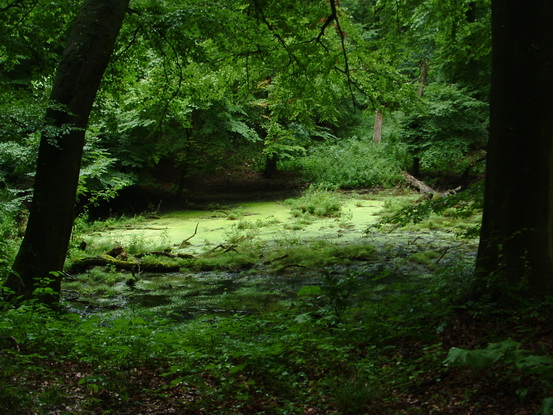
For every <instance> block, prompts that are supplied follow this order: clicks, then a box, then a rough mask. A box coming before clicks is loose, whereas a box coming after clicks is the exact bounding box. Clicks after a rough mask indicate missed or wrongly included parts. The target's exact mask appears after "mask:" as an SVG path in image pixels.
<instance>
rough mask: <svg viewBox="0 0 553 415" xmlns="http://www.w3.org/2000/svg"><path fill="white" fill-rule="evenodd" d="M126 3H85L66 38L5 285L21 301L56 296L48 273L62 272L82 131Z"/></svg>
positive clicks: (121, 0) (126, 0)
mask: <svg viewBox="0 0 553 415" xmlns="http://www.w3.org/2000/svg"><path fill="white" fill-rule="evenodd" d="M128 3H129V0H85V2H84V4H83V6H82V8H81V10H80V12H79V14H78V17H77V20H76V22H75V24H74V26H73V29H72V31H71V33H70V35H69V38H68V42H67V46H66V48H65V50H64V53H63V55H62V59H61V62H60V64H59V67H58V70H57V74H56V78H55V81H54V85H53V89H52V94H51V102H52V104H51V107H50V109H48V110H47V113H46V124H47V125H48V127H49V128H47V129H45V130H44V132H43V134H42V138H41V142H40V147H39V154H38V159H37V169H36V175H35V187H34V194H33V203H32V206H31V209H30V216H29V222H28V225H27V229H26V232H25V236H24V238H23V242H22V244H21V247H20V249H19V253H18V255H17V257H16V259H15V263H14V265H13V273H12V274H11V275H10V276H9V278H8V281H7V283H6V285H7V287H8V288H10V289H12V290H14V292H15V294H16V295H17V296H22V298H29V297H31V296H32V295H33V292H34V290H35V288H36V287H37V286H44V285H45V286H47V287H49V288H51V289H52V290H54V292H56V293H59V290H60V283H61V281H60V278H59V277H54V276H53V274H51V272H52V271H60V270H62V268H63V264H64V262H65V257H66V255H67V249H68V246H69V240H70V237H71V230H72V226H73V211H74V207H75V198H76V191H77V185H78V179H79V171H80V164H81V158H82V151H83V145H84V136H85V129H86V127H87V124H88V118H89V115H90V111H91V109H92V104H93V102H94V99H95V97H96V92H97V90H98V88H99V86H100V81H101V79H102V76H103V74H104V71H105V68H106V66H107V64H108V61H109V58H110V56H111V54H112V52H113V49H114V45H115V41H116V39H117V36H118V33H119V30H120V28H121V25H122V23H123V19H124V16H125V11H126V9H127V6H128ZM49 131H54V133H49ZM57 298H58V296H57V294H53V295H52V294H49V295H47V296H46V297H45V298H44V299H43V300H44V301H46V302H55V301H56V300H57Z"/></svg>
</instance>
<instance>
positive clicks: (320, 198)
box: [286, 186, 342, 217]
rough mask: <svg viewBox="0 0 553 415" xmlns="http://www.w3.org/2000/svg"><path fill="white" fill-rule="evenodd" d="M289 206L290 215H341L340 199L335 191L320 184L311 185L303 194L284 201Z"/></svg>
mask: <svg viewBox="0 0 553 415" xmlns="http://www.w3.org/2000/svg"><path fill="white" fill-rule="evenodd" d="M286 202H287V203H288V204H289V205H290V206H291V212H292V216H295V217H303V216H306V215H314V216H320V217H338V216H340V215H341V213H342V212H341V210H342V201H341V200H340V197H339V196H337V194H336V192H332V191H329V190H326V189H324V188H323V187H321V186H311V187H309V189H307V190H306V191H305V193H304V195H303V196H302V197H300V198H297V199H288V200H287V201H286Z"/></svg>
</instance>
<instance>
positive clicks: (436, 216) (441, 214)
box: [376, 182, 483, 238]
mask: <svg viewBox="0 0 553 415" xmlns="http://www.w3.org/2000/svg"><path fill="white" fill-rule="evenodd" d="M482 186H483V182H477V183H475V184H473V185H472V186H470V187H469V188H468V189H466V190H464V191H462V192H459V193H454V194H450V195H446V196H438V197H433V198H431V199H428V198H421V199H419V200H416V201H414V202H413V203H411V204H408V205H407V206H400V207H399V208H396V209H392V213H390V214H389V215H387V216H385V217H384V218H383V219H382V220H381V221H380V224H379V225H376V226H377V227H379V226H381V225H383V224H393V225H396V226H398V227H405V226H408V225H410V224H418V225H420V226H422V227H424V226H425V225H426V224H428V226H427V227H431V226H430V225H432V224H434V225H435V224H438V225H437V227H448V226H449V227H450V228H451V227H453V228H455V230H456V232H457V233H458V234H459V235H462V236H464V237H467V238H475V237H477V236H478V234H479V232H480V212H481V210H482V206H483V188H482ZM443 219H446V220H447V219H450V220H449V222H448V223H443ZM444 225H445V226H444Z"/></svg>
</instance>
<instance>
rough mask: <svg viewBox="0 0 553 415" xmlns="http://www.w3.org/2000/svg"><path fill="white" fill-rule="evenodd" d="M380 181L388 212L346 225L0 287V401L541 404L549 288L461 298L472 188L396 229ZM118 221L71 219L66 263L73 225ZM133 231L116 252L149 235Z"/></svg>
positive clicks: (240, 405)
mask: <svg viewBox="0 0 553 415" xmlns="http://www.w3.org/2000/svg"><path fill="white" fill-rule="evenodd" d="M378 197H385V198H386V202H385V204H384V205H385V212H388V213H389V215H390V216H389V218H390V219H389V220H388V222H391V224H382V225H381V227H380V228H376V229H369V230H367V233H366V235H365V237H364V238H363V239H362V240H360V241H357V242H351V241H350V242H347V243H346V242H344V243H337V242H332V241H321V240H312V241H311V242H309V243H306V242H305V241H299V240H298V241H294V240H290V239H288V240H283V241H262V240H258V239H256V238H255V237H251V235H253V234H252V233H251V232H252V228H251V226H250V227H248V226H245V225H242V226H236V227H235V231H234V232H233V233H230V234H228V235H227V240H225V241H224V242H223V243H222V244H221V246H220V247H214V248H217V249H208V250H206V252H205V253H204V254H202V255H197V256H194V257H183V258H179V257H178V256H175V257H172V258H171V257H169V256H159V255H154V254H151V255H149V256H146V257H141V260H142V261H152V262H156V261H157V262H163V263H178V264H179V266H180V271H179V273H177V274H175V275H173V276H171V277H169V276H163V275H153V274H150V275H148V274H147V273H143V274H140V275H138V276H137V275H134V273H133V272H131V271H126V270H121V269H117V267H115V266H112V265H111V266H110V265H108V266H105V267H96V268H92V269H89V270H87V271H83V272H81V273H79V274H72V275H69V276H68V277H67V280H66V282H65V284H64V291H63V293H62V300H63V301H62V307H61V309H60V310H56V311H52V310H49V309H46V308H44V307H42V306H41V305H40V304H36V303H33V302H29V303H26V304H24V305H23V306H21V307H19V308H11V307H9V305H8V304H5V305H4V308H3V309H2V311H1V313H0V349H1V351H0V361H1V365H2V369H3V370H2V375H1V377H0V413H6V414H95V413H103V414H108V413H112V414H131V413H141V414H167V413H179V414H459V415H460V414H473V413H474V414H499V413H501V414H530V413H537V411H539V410H540V408H541V413H543V414H550V413H552V412H551V411H552V408H551V406H552V399H551V398H550V396H551V393H550V388H551V386H552V382H553V369H552V368H553V365H552V361H551V359H550V358H549V357H548V356H550V355H551V350H552V349H553V335H552V333H551V330H550V323H551V318H552V317H553V315H552V314H551V311H550V310H551V307H548V305H549V304H524V305H518V306H517V308H515V307H513V308H512V309H507V310H506V309H498V308H496V307H495V306H494V305H493V303H491V302H490V303H479V304H472V303H467V302H466V301H462V299H463V296H464V295H465V294H466V292H467V289H468V287H469V284H470V280H471V274H472V267H473V258H474V251H475V244H474V241H473V240H467V239H459V237H457V236H455V235H454V234H463V233H464V231H465V230H466V226H468V225H467V223H470V222H471V221H472V222H474V223H476V222H477V215H474V211H473V210H472V209H473V206H472V205H471V206H470V209H469V207H467V206H465V205H463V204H459V203H460V202H458V201H457V202H456V203H455V206H457V207H458V209H457V210H459V212H457V213H455V212H454V211H455V209H454V208H452V207H451V206H450V207H447V208H444V210H443V212H442V214H441V215H440V216H434V217H432V216H430V219H428V218H426V219H424V218H423V216H424V215H423V213H425V212H426V213H429V211H426V210H424V209H422V212H419V216H418V217H420V220H419V221H418V224H417V225H410V227H408V228H402V229H395V227H396V226H397V225H398V222H400V220H399V219H398V218H400V219H401V218H403V219H405V217H406V216H409V215H413V212H411V213H409V212H410V211H409V209H411V210H412V209H413V206H416V205H413V199H414V198H413V197H412V196H410V195H407V196H405V197H403V198H397V197H396V198H392V197H390V195H385V196H378ZM341 198H342V196H336V195H334V196H333V194H332V192H328V191H321V190H320V189H319V190H315V189H312V190H310V191H309V192H307V193H306V195H305V196H304V197H303V198H300V199H294V200H291V201H289V202H288V203H289V206H290V208H291V211H292V212H297V215H298V216H299V217H297V223H298V224H301V223H308V222H309V217H308V216H309V215H321V216H331V217H333V216H340V215H346V216H347V213H346V212H343V209H339V208H340V207H341V202H340V201H341V200H342V199H341ZM313 201H315V202H316V203H315V205H317V206H319V207H320V206H323V205H324V206H327V207H328V209H322V210H320V209H319V210H317V209H312V208H311V207H310V206H311V203H312V202H313ZM322 202H324V203H322ZM401 207H404V208H407V210H405V209H404V210H398V209H399V208H401ZM475 209H476V208H475ZM469 210H470V211H471V212H472V213H471V215H469V213H468V211H469ZM399 212H403V213H399ZM444 213H445V215H444ZM431 214H432V215H437V213H431ZM402 215H403V216H402ZM394 218H395V219H394ZM432 218H433V220H432ZM438 218H441V219H440V220H438ZM231 219H232V220H234V221H236V223H237V225H238V224H239V223H241V222H240V217H239V215H236V217H234V215H233V218H229V220H231ZM140 220H141V219H140V218H134V219H129V220H128V221H127V222H126V226H130V225H131V224H132V223H133V222H134V223H136V222H137V221H140ZM117 226H124V224H123V223H122V222H120V221H119V222H116V221H113V220H111V221H108V222H104V223H95V224H87V223H84V222H81V223H79V224H78V228H77V233H76V235H75V238H74V240H73V243H72V250H71V255H70V261H69V265H71V263H72V262H75V261H77V260H78V259H79V258H80V257H82V255H83V253H82V252H83V251H82V250H80V249H79V248H78V245H79V242H80V239H81V237H82V236H83V235H89V234H90V233H93V232H97V231H99V230H102V229H104V228H105V227H117ZM255 226H263V224H259V223H258V224H256V225H255ZM451 230H455V232H450V231H451ZM248 235H250V237H248ZM242 236H246V237H242ZM133 243H134V245H132V246H131V245H129V246H127V247H125V249H124V251H122V252H119V254H120V255H121V253H124V254H125V255H127V256H128V257H127V258H126V260H127V261H130V260H132V259H133V258H135V257H136V256H137V255H139V254H140V253H144V252H153V251H156V250H157V251H159V250H162V249H163V248H164V247H163V241H156V243H157V246H152V245H148V243H147V241H143V240H135V241H134V242H133ZM107 248H108V246H101V245H99V246H97V247H94V246H90V247H88V248H87V249H96V250H97V251H96V252H98V253H100V252H105V250H106V249H107ZM165 248H167V247H165ZM164 252H166V253H169V250H168V249H166V250H165V251H164ZM510 339H512V340H510ZM468 350H471V351H468Z"/></svg>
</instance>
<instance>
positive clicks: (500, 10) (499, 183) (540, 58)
mask: <svg viewBox="0 0 553 415" xmlns="http://www.w3.org/2000/svg"><path fill="white" fill-rule="evenodd" d="M492 16H493V17H492V22H493V23H492V28H493V52H492V60H493V69H492V84H491V103H490V106H491V113H490V139H489V144H488V156H487V159H488V160H487V173H486V184H485V198H484V216H483V223H482V231H481V240H480V247H479V250H478V257H477V264H476V266H477V268H476V276H477V280H476V285H475V292H474V294H475V295H476V296H479V295H482V294H491V295H493V296H495V297H498V296H499V297H500V298H503V299H505V298H507V297H508V296H509V294H510V293H512V291H516V293H517V295H520V294H523V295H529V296H542V295H551V294H553V24H552V22H553V2H551V1H549V0H539V1H535V2H532V3H524V4H523V3H522V2H520V1H514V0H501V1H499V0H496V1H493V2H492ZM520 290H522V291H520Z"/></svg>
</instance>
